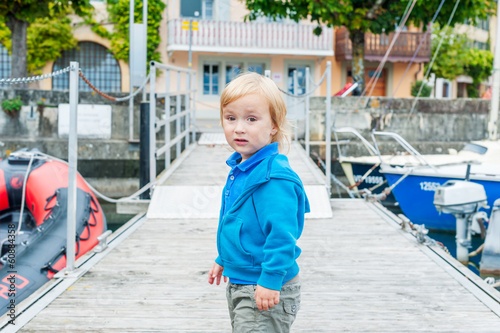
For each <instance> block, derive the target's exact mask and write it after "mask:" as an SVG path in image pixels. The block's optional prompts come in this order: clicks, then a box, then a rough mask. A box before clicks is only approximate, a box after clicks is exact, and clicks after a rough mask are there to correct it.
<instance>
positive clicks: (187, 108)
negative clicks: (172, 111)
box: [184, 73, 191, 148]
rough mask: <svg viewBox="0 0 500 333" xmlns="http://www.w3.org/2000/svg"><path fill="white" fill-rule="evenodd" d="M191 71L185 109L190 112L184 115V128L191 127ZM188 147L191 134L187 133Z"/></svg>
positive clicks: (187, 80)
mask: <svg viewBox="0 0 500 333" xmlns="http://www.w3.org/2000/svg"><path fill="white" fill-rule="evenodd" d="M190 89H191V73H186V96H185V102H184V103H185V108H184V109H185V110H189V113H188V114H186V115H185V116H184V119H185V120H184V128H185V129H186V130H187V129H189V127H190V124H189V120H190V118H191V98H190V97H191V91H190ZM184 146H185V147H186V148H187V147H188V146H189V134H188V135H186V138H185V145H184Z"/></svg>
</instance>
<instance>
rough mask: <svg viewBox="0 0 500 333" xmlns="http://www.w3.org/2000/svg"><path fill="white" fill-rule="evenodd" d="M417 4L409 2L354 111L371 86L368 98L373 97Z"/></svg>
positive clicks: (414, 0)
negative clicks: (395, 45)
mask: <svg viewBox="0 0 500 333" xmlns="http://www.w3.org/2000/svg"><path fill="white" fill-rule="evenodd" d="M416 3H417V0H413V1H412V2H411V3H410V2H408V6H410V4H411V6H410V8H409V10H408V6H407V7H406V9H405V14H403V18H402V20H401V21H400V24H399V25H398V27H397V29H396V34H395V35H394V37H393V39H392V41H391V44H390V45H389V47H388V48H387V51H386V52H385V54H384V58H382V61H381V62H380V64H379V65H378V67H377V70H376V71H375V75H374V76H373V77H372V78H371V79H370V82H369V83H368V84H365V88H364V90H363V92H362V93H361V95H360V96H359V97H358V99H357V100H356V103H355V104H354V108H353V109H356V108H357V107H358V105H359V103H360V101H361V99H362V98H363V97H364V96H365V95H366V92H367V88H368V86H369V85H371V87H372V88H371V90H370V93H369V94H368V97H369V96H371V94H372V93H373V89H374V88H375V84H376V83H377V80H378V74H379V73H380V72H382V69H383V67H384V65H385V63H386V62H387V59H388V58H389V54H390V53H391V50H392V48H393V47H394V44H396V41H397V39H398V38H399V35H400V34H401V31H402V27H403V26H404V25H405V24H406V21H407V20H408V17H409V16H410V14H411V12H412V11H413V7H414V6H415V4H416ZM362 79H363V80H364V78H362ZM374 80H375V82H373V81H374Z"/></svg>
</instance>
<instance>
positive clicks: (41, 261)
mask: <svg viewBox="0 0 500 333" xmlns="http://www.w3.org/2000/svg"><path fill="white" fill-rule="evenodd" d="M30 160H31V166H30ZM28 167H29V170H28ZM27 171H28V173H27ZM26 174H28V177H27V179H26V180H25V176H26ZM23 190H24V193H25V198H24V209H21V206H22V203H23ZM67 198H68V165H67V164H66V163H64V162H61V161H58V160H56V159H53V158H50V157H47V156H46V155H41V154H37V153H36V152H28V151H26V150H22V151H18V152H15V153H12V154H11V155H10V157H9V158H8V159H5V160H1V161H0V242H1V244H0V247H1V255H0V268H1V269H0V315H1V314H4V313H6V312H7V313H14V314H15V313H16V310H15V307H16V306H17V305H18V304H19V303H20V302H21V301H22V300H23V299H25V298H26V297H28V296H29V295H31V294H32V293H33V292H34V291H35V290H37V289H38V288H40V286H42V285H43V284H44V283H46V282H47V281H49V280H50V279H51V278H52V277H53V276H54V275H55V274H56V273H57V272H58V271H60V270H61V269H63V268H64V267H66V232H67V231H66V230H67V229H66V224H67V200H68V199H67ZM21 212H22V216H21ZM106 230H107V226H106V218H105V216H104V214H103V212H102V209H101V208H100V206H99V203H98V201H97V199H96V197H95V196H94V194H93V193H92V191H91V190H90V189H89V187H88V186H87V185H86V184H85V182H84V180H83V178H82V177H81V175H80V174H78V175H77V207H76V234H75V250H76V258H79V257H81V256H82V255H83V254H85V253H87V252H88V251H90V250H91V249H92V248H93V247H94V246H96V245H97V244H98V240H97V237H98V236H99V235H101V234H102V233H104V232H105V231H106Z"/></svg>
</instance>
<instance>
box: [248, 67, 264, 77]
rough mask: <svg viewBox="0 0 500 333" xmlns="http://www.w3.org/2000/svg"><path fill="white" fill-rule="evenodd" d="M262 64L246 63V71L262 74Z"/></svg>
mask: <svg viewBox="0 0 500 333" xmlns="http://www.w3.org/2000/svg"><path fill="white" fill-rule="evenodd" d="M264 68H265V65H264V64H248V71H249V72H255V73H258V74H260V75H264Z"/></svg>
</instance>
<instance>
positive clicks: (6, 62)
mask: <svg viewBox="0 0 500 333" xmlns="http://www.w3.org/2000/svg"><path fill="white" fill-rule="evenodd" d="M11 75H12V72H11V63H10V55H9V51H7V49H6V48H5V46H3V45H2V44H0V79H5V78H9V77H10V76H11ZM0 87H2V86H0ZM4 87H6V86H4Z"/></svg>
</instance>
